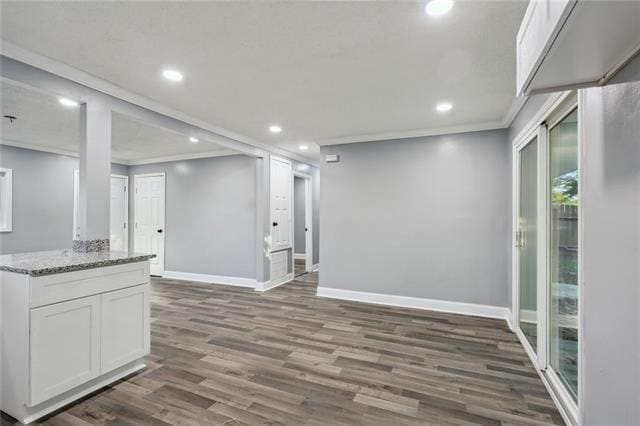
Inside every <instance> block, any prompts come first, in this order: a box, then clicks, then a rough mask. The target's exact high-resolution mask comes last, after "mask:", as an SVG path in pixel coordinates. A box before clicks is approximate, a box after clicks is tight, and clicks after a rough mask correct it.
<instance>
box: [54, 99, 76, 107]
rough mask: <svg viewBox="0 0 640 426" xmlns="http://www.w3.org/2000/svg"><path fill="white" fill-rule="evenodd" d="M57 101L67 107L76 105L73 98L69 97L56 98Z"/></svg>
mask: <svg viewBox="0 0 640 426" xmlns="http://www.w3.org/2000/svg"><path fill="white" fill-rule="evenodd" d="M58 102H60V103H61V104H62V105H64V106H67V107H77V106H78V103H77V102H76V101H74V100H73V99H69V98H58Z"/></svg>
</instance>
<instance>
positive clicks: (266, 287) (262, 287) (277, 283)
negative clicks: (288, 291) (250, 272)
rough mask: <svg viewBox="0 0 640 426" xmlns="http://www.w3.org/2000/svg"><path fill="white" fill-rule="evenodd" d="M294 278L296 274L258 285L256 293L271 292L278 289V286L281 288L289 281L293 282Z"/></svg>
mask: <svg viewBox="0 0 640 426" xmlns="http://www.w3.org/2000/svg"><path fill="white" fill-rule="evenodd" d="M294 278H295V274H294V273H293V272H292V273H290V274H287V275H285V276H283V277H280V278H277V279H275V280H269V281H267V282H266V283H258V285H257V286H256V291H267V290H271V289H272V288H276V287H278V286H281V285H282V284H286V283H288V282H289V281H293V279H294Z"/></svg>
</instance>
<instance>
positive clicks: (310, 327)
mask: <svg viewBox="0 0 640 426" xmlns="http://www.w3.org/2000/svg"><path fill="white" fill-rule="evenodd" d="M317 279H318V276H317V273H309V274H304V275H300V276H298V277H296V279H295V280H294V281H293V282H291V283H289V284H286V285H283V286H281V287H278V288H276V289H274V290H271V291H269V292H266V293H258V292H254V291H253V290H251V289H245V288H240V287H231V286H224V285H217V284H202V283H194V282H188V281H177V280H168V279H160V278H153V279H152V283H151V287H152V297H151V299H152V300H151V302H152V324H151V329H152V337H151V354H150V355H149V356H148V357H147V358H146V363H147V368H146V369H145V370H143V371H142V372H139V373H137V374H134V375H131V376H129V377H127V378H125V379H123V380H121V381H119V382H117V383H114V384H113V385H111V386H108V387H106V388H104V389H102V390H100V391H98V392H95V393H93V394H91V395H89V396H87V397H85V398H83V399H82V400H81V401H78V402H76V403H74V404H73V405H70V406H67V407H64V408H63V409H61V410H58V411H57V412H55V413H53V414H52V415H50V416H48V417H47V418H45V419H43V420H42V421H41V422H39V423H43V424H49V425H106V424H114V425H125V424H131V425H142V424H144V425H147V424H148V425H165V424H172V425H204V424H207V425H209V424H211V425H216V424H218V425H241V424H248V425H266V424H269V425H273V424H285V425H430V424H431V425H494V424H495V425H500V424H528V425H549V424H563V422H562V418H561V416H560V414H559V412H558V411H557V409H556V408H555V406H554V404H553V402H552V401H551V398H550V397H549V395H548V394H547V392H546V389H545V387H544V385H543V384H542V382H541V381H540V379H539V378H538V375H537V374H536V372H535V370H534V368H533V366H532V365H531V363H530V362H529V359H528V358H527V355H526V354H525V352H524V350H523V349H522V347H521V346H520V343H519V342H518V340H517V338H516V336H515V335H514V334H513V333H512V332H511V331H510V330H509V328H508V326H507V324H506V323H505V322H504V321H501V320H494V319H487V318H478V317H470V316H462V315H453V314H445V313H439V312H432V311H422V310H414V309H403V308H393V307H384V306H378V305H370V304H365V303H357V302H347V301H339V300H332V299H324V298H319V297H317V296H316V295H315V294H316V287H317ZM14 422H15V420H13V419H12V418H10V417H8V416H6V415H4V414H3V415H2V424H11V423H14Z"/></svg>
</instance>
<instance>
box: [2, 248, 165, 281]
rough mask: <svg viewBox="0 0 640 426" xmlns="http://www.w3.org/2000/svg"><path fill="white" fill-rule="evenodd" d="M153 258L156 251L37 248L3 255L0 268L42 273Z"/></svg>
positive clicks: (56, 272)
mask: <svg viewBox="0 0 640 426" xmlns="http://www.w3.org/2000/svg"><path fill="white" fill-rule="evenodd" d="M153 257H155V254H144V253H133V252H128V251H97V252H89V253H77V252H74V251H73V250H71V249H66V250H51V251H37V252H33V253H16V254H5V255H2V256H0V271H9V272H16V273H19V274H27V275H31V276H42V275H51V274H60V273H63V272H72V271H79V270H82V269H91V268H102V267H104V266H113V265H121V264H123V263H133V262H142V261H145V260H148V259H151V258H153Z"/></svg>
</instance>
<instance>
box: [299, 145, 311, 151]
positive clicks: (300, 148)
mask: <svg viewBox="0 0 640 426" xmlns="http://www.w3.org/2000/svg"><path fill="white" fill-rule="evenodd" d="M298 149H299V150H300V151H306V150H308V149H309V147H308V146H307V145H300V146H299V147H298Z"/></svg>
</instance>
